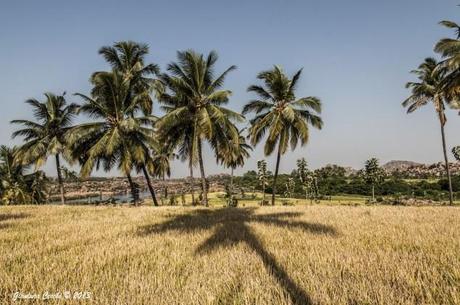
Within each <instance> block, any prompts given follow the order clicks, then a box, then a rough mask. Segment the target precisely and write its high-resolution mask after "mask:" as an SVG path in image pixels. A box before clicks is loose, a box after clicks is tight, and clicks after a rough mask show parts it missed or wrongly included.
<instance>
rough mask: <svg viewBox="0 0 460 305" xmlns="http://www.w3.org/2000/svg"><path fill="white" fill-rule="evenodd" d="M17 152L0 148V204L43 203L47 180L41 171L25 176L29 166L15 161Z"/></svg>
mask: <svg viewBox="0 0 460 305" xmlns="http://www.w3.org/2000/svg"><path fill="white" fill-rule="evenodd" d="M17 151H18V149H17V148H16V147H13V148H9V147H7V146H4V145H2V146H0V204H40V203H43V202H45V201H46V193H47V186H48V179H47V178H46V176H45V174H44V173H43V172H42V171H37V172H33V173H30V174H27V171H28V170H29V166H28V165H23V164H21V163H20V162H17V161H16V160H15V155H16V153H17Z"/></svg>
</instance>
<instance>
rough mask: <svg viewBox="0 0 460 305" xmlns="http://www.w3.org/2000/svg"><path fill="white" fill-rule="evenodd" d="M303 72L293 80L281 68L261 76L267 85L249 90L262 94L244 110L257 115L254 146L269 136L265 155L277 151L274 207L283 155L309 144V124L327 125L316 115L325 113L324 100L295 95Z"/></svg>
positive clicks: (252, 133) (253, 122)
mask: <svg viewBox="0 0 460 305" xmlns="http://www.w3.org/2000/svg"><path fill="white" fill-rule="evenodd" d="M301 73H302V70H299V71H298V72H297V73H296V74H294V76H293V77H292V79H290V78H288V77H287V76H286V75H285V74H284V72H283V71H282V69H281V68H280V67H278V66H275V67H274V68H273V69H272V70H269V71H263V72H261V73H259V75H258V76H257V78H258V79H259V80H261V81H262V82H263V85H252V86H250V87H249V88H248V91H249V92H254V93H256V94H257V95H258V99H255V100H252V101H250V102H249V103H248V104H246V105H245V106H244V108H243V114H246V113H250V112H254V113H255V117H254V118H253V119H252V120H251V121H250V123H251V127H250V129H249V136H250V138H251V144H252V145H256V144H257V143H259V142H260V141H261V140H262V138H263V137H264V135H265V134H266V133H268V136H267V138H266V141H265V145H264V153H265V155H266V156H269V155H271V154H272V152H273V151H274V150H275V149H277V157H276V167H275V175H274V179H273V187H272V205H274V204H275V193H276V180H277V177H278V170H279V165H280V160H281V155H283V154H284V153H286V151H287V150H288V146H289V143H290V145H291V149H292V150H294V149H295V148H296V147H297V143H298V142H299V140H300V143H301V145H302V146H303V145H305V144H307V142H308V138H309V127H308V125H309V124H310V125H312V126H313V127H315V128H318V129H321V127H322V125H323V122H322V120H321V118H320V117H319V116H318V115H317V114H316V113H320V112H321V102H320V100H319V99H318V98H316V97H312V96H310V97H302V98H299V99H297V98H296V96H295V90H296V88H297V84H298V80H299V78H300V75H301Z"/></svg>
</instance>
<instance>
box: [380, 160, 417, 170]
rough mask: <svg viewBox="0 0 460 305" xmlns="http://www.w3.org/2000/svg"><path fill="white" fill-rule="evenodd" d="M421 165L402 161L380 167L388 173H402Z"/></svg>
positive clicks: (391, 162) (394, 161) (393, 161)
mask: <svg viewBox="0 0 460 305" xmlns="http://www.w3.org/2000/svg"><path fill="white" fill-rule="evenodd" d="M420 165H423V164H422V163H417V162H413V161H402V160H392V161H390V162H387V163H385V164H384V165H383V166H382V167H383V168H384V169H385V170H386V171H388V172H394V171H397V170H399V171H404V170H407V169H408V168H411V167H415V166H420Z"/></svg>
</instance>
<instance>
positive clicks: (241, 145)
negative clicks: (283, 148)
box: [217, 128, 252, 194]
mask: <svg viewBox="0 0 460 305" xmlns="http://www.w3.org/2000/svg"><path fill="white" fill-rule="evenodd" d="M244 130H245V128H243V129H241V130H239V131H238V139H228V141H225V142H224V146H223V147H222V148H221V149H219V154H218V155H217V159H218V160H220V161H221V163H222V164H223V165H224V166H225V167H227V168H230V169H231V172H230V191H231V192H233V171H234V170H235V168H237V167H238V166H243V165H244V160H245V159H247V158H249V155H250V154H249V151H252V147H251V146H250V145H248V144H247V143H246V140H245V137H244V136H243V132H244ZM235 140H236V141H235ZM232 194H233V193H232Z"/></svg>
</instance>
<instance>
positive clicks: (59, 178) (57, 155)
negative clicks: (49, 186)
mask: <svg viewBox="0 0 460 305" xmlns="http://www.w3.org/2000/svg"><path fill="white" fill-rule="evenodd" d="M56 170H57V178H58V184H59V191H60V193H61V203H62V204H65V190H64V182H63V181H62V174H61V161H60V160H59V154H56Z"/></svg>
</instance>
